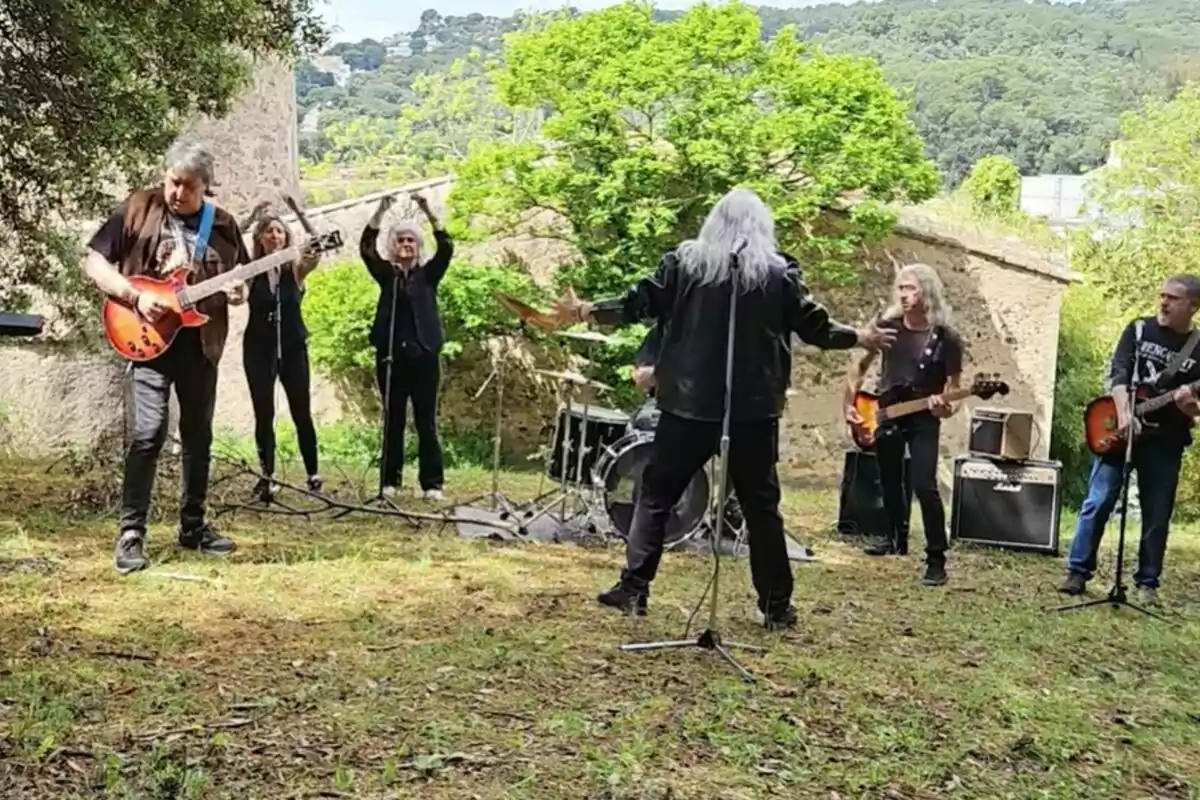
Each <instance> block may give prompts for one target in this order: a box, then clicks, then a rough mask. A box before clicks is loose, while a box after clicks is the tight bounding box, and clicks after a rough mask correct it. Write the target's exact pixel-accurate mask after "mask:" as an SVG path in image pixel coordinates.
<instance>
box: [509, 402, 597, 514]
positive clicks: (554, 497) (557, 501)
mask: <svg viewBox="0 0 1200 800" xmlns="http://www.w3.org/2000/svg"><path fill="white" fill-rule="evenodd" d="M562 385H563V392H562V395H563V421H562V422H561V423H558V424H556V426H555V432H556V433H555V439H557V438H558V432H560V431H561V433H562V445H561V452H562V455H561V457H560V463H561V464H562V468H561V472H562V475H561V477H560V481H559V487H558V489H557V490H553V491H551V492H548V493H547V494H545V495H542V496H541V497H536V498H534V499H533V500H532V501H531V502H530V503H529V506H531V507H536V505H537V504H538V503H539V502H540V501H541V500H543V499H546V498H547V497H549V500H548V501H547V502H546V504H545V505H543V506H542V507H541V508H540V509H539V510H538V511H536V512H533V513H530V512H526V514H527V515H528V516H526V518H525V519H524V521H523V523H522V524H523V525H529V524H530V523H532V522H533V521H534V520H537V519H540V518H541V517H544V516H545V515H547V514H549V513H550V512H551V511H552V510H553V509H554V508H555V507H556V506H557V507H558V508H559V522H560V523H566V521H567V520H568V519H573V518H574V517H576V516H578V513H579V512H578V511H576V513H575V514H572V515H571V516H570V517H568V516H567V502H568V501H569V500H576V501H577V502H579V503H580V504H582V505H584V506H586V500H584V497H583V492H582V490H581V489H580V486H579V478H578V476H579V475H580V474H581V471H580V470H579V469H578V468H577V469H576V471H575V474H576V480H575V482H574V483H573V484H571V483H569V481H570V476H571V462H570V453H571V450H572V449H573V447H572V442H571V408H572V405H571V394H572V389H571V386H570V383H569V382H568V381H563V384H562ZM587 413H588V406H587V404H586V401H585V404H584V411H583V414H584V418H583V425H582V426H581V430H580V437H579V438H580V449H582V445H583V443H584V441H586V440H585V439H584V438H583V437H584V434H585V433H586V427H587ZM564 429H565V430H564ZM582 458H583V456H582V454H580V459H581V461H580V463H582Z"/></svg>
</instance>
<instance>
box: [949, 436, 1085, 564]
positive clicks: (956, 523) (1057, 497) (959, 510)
mask: <svg viewBox="0 0 1200 800" xmlns="http://www.w3.org/2000/svg"><path fill="white" fill-rule="evenodd" d="M1061 502H1062V464H1061V463H1059V462H1057V461H1008V460H1000V459H991V458H980V457H978V456H959V457H958V458H956V459H955V460H954V496H953V500H952V507H951V513H950V537H951V539H953V540H956V541H961V542H967V543H971V544H983V545H991V546H994V547H1005V548H1010V549H1013V550H1028V551H1034V552H1041V553H1050V554H1053V555H1058V523H1059V511H1060V506H1061Z"/></svg>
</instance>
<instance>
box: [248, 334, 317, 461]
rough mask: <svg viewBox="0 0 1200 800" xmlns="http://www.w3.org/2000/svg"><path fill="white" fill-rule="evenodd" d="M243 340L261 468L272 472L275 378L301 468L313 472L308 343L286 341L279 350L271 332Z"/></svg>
mask: <svg viewBox="0 0 1200 800" xmlns="http://www.w3.org/2000/svg"><path fill="white" fill-rule="evenodd" d="M243 341H244V343H243V346H242V365H243V367H244V368H245V370H246V383H247V384H248V385H249V386H250V402H251V404H252V405H253V406H254V443H255V445H256V446H257V447H258V463H259V464H260V465H261V466H262V471H263V472H264V473H265V474H267V475H272V474H274V472H275V379H276V378H278V379H279V382H280V383H281V384H283V393H284V394H285V395H286V396H287V404H288V410H289V411H291V414H292V423H293V424H295V426H296V439H297V441H298V444H299V445H300V457H301V458H302V459H303V460H304V470H305V472H306V473H307V474H308V475H316V474H317V430H316V427H315V426H314V425H313V418H312V397H311V390H310V383H311V379H310V373H309V366H308V346H307V345H306V344H304V343H303V342H299V343H294V344H291V343H286V344H284V346H283V348H282V351H280V350H279V349H277V348H276V345H275V337H274V336H270V337H263V338H261V339H260V338H257V337H250V336H247V337H246V338H245V339H244V340H243ZM285 341H286V340H285Z"/></svg>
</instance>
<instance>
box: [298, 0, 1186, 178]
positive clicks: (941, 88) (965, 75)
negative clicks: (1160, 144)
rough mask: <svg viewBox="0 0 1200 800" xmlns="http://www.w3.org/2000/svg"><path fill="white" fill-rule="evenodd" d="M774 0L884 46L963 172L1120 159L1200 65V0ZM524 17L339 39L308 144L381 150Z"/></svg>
mask: <svg viewBox="0 0 1200 800" xmlns="http://www.w3.org/2000/svg"><path fill="white" fill-rule="evenodd" d="M758 13H759V16H760V18H761V20H762V29H763V35H764V36H770V35H772V34H774V33H775V32H776V31H778V30H779V29H780V28H781V27H783V26H784V25H789V24H791V25H795V26H796V27H797V28H798V30H799V32H800V35H801V36H802V37H803V38H804V39H806V40H808V41H811V42H814V43H816V44H818V45H819V46H820V47H821V48H823V49H825V50H826V51H829V52H849V53H860V54H867V55H870V56H873V57H874V58H876V59H878V60H879V62H880V63H881V64H882V66H883V68H884V72H885V74H886V76H887V78H888V79H889V80H890V81H891V82H892V83H893V84H894V85H896V86H898V87H900V88H902V89H903V90H905V91H906V92H909V93H910V97H911V100H912V104H913V106H912V110H911V114H912V116H913V120H914V122H915V123H916V125H917V129H918V131H919V132H920V134H921V136H922V137H923V138H924V140H925V142H926V146H927V147H928V152H929V155H930V157H931V158H933V159H934V161H935V162H936V164H937V165H938V167H939V169H940V170H941V172H942V175H943V179H944V180H945V182H946V183H947V184H948V185H955V184H957V183H958V182H959V181H961V179H962V178H963V177H964V176H965V174H966V172H967V170H968V169H969V168H970V166H971V164H972V163H974V162H975V161H976V160H978V159H979V158H981V157H983V156H986V155H991V154H996V153H999V154H1004V155H1007V156H1008V157H1009V158H1011V159H1012V160H1013V161H1014V162H1015V163H1016V164H1017V166H1018V167H1019V168H1020V170H1021V171H1022V173H1025V174H1033V173H1039V172H1067V173H1077V172H1081V171H1086V170H1088V169H1090V168H1093V167H1095V166H1097V165H1098V164H1100V163H1102V162H1103V161H1104V159H1105V157H1106V155H1107V153H1108V146H1109V142H1110V141H1111V140H1112V138H1113V137H1114V136H1115V134H1116V132H1117V125H1118V117H1119V115H1120V113H1121V112H1123V111H1126V110H1131V109H1135V108H1138V107H1140V105H1141V102H1142V100H1143V99H1144V98H1145V97H1147V96H1165V97H1169V96H1171V95H1172V94H1173V93H1174V92H1175V91H1176V90H1177V89H1178V87H1179V86H1180V85H1182V83H1183V82H1184V81H1185V80H1186V79H1188V78H1192V77H1200V3H1198V2H1195V0H1142V1H1141V2H1125V1H1123V0H1087V1H1086V2H1081V3H1069V4H1068V3H1049V2H1046V0H1039V1H1038V2H1032V3H1031V2H1026V1H1025V0H940V2H932V1H931V0H884V1H883V2H877V3H860V4H856V5H851V6H843V5H826V6H818V7H812V8H807V9H777V8H760V9H759V12H758ZM659 16H660V17H663V18H669V17H672V16H674V14H673V13H671V12H661V13H660V14H659ZM523 24H524V21H523V20H522V18H520V17H507V18H496V17H488V16H484V15H482V14H472V15H470V16H466V17H456V16H447V17H442V16H440V15H439V14H438V13H437V12H436V11H432V10H430V11H426V12H425V14H424V15H423V16H422V20H421V24H420V26H419V27H418V28H417V30H415V31H411V32H397V33H396V34H395V35H391V36H387V37H385V38H383V39H381V40H379V41H375V40H366V41H363V42H358V43H354V44H347V43H342V44H339V45H336V46H335V47H334V48H331V50H329V51H327V53H326V55H325V56H324V57H323V58H321V59H318V60H317V64H318V65H319V66H314V65H313V64H305V65H303V66H302V68H301V69H300V70H299V72H298V74H297V94H298V101H299V106H300V115H301V118H302V119H304V118H307V121H308V125H307V126H306V128H305V130H306V132H305V134H304V136H303V147H304V153H305V155H306V156H307V157H308V158H309V159H312V160H314V161H319V160H322V159H324V160H325V161H326V171H328V168H329V167H330V166H333V165H336V164H338V163H346V162H349V163H354V162H356V161H360V160H362V159H369V158H371V157H372V156H373V155H375V154H377V152H378V151H379V150H380V149H381V148H382V147H384V146H385V143H386V142H387V140H388V138H389V135H391V134H395V133H402V132H404V131H405V130H412V127H410V128H407V129H405V128H399V129H397V128H396V127H395V124H394V120H395V119H396V118H397V117H399V116H401V115H403V114H404V113H406V109H407V113H408V114H409V116H410V117H411V116H412V108H413V106H414V105H419V104H420V103H422V102H428V100H429V97H428V95H429V93H428V91H426V92H424V93H423V92H422V91H421V88H422V77H423V76H425V79H426V80H427V81H428V80H429V77H428V76H435V78H440V76H443V75H445V74H446V73H447V71H448V70H450V69H451V66H452V65H453V64H454V63H455V61H456V60H458V59H461V58H463V57H466V56H468V55H469V53H470V52H471V51H472V50H473V49H476V50H480V51H482V52H483V53H484V54H496V53H498V52H499V50H500V48H501V45H502V37H503V35H504V34H505V33H507V32H510V31H514V30H517V29H519V28H520V27H521V26H522V25H523ZM331 64H332V65H335V66H336V65H339V64H344V65H345V66H344V67H339V68H338V69H333V68H332V67H331V66H330V65H331ZM460 66H461V65H460ZM338 71H340V72H341V73H342V74H341V75H338V76H335V72H338ZM467 72H468V73H469V72H470V71H469V70H468V71H467ZM458 77H463V70H461V69H460V71H459V73H458ZM414 87H415V88H414ZM426 88H428V86H426ZM443 88H444V87H443ZM314 109H316V110H318V112H319V113H318V114H315V115H310V112H312V111H313V110H314ZM352 121H353V122H354V123H355V124H351V123H352ZM416 127H417V128H419V127H420V124H419V122H418V124H417V125H416ZM339 139H340V141H339ZM331 162H332V163H331ZM406 163H408V165H409V166H408V167H405V169H411V168H413V167H412V160H411V159H409V160H408V162H406ZM417 172H420V169H419V168H418V169H417Z"/></svg>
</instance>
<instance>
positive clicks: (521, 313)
mask: <svg viewBox="0 0 1200 800" xmlns="http://www.w3.org/2000/svg"><path fill="white" fill-rule="evenodd" d="M496 299H497V301H498V302H499V303H500V305H501V306H503V307H504V308H506V309H508V310H509V311H511V312H513V313H514V314H516V315H517V316H518V317H519V318H520V319H521V321H522V323H529V324H532V325H534V326H535V327H537V328H540V329H542V330H543V331H546V332H548V333H551V334H552V335H553V336H555V337H557V338H560V339H563V340H565V341H567V342H570V343H574V344H581V345H584V346H585V347H586V349H587V354H586V356H585V362H586V363H592V359H591V355H592V351H593V349H594V348H595V346H596V345H616V344H620V342H619V340H617V339H615V338H613V337H611V336H607V335H605V334H603V333H597V332H593V331H556V330H554V328H555V327H556V326H555V324H554V321H553V320H552V319H551V318H550V317H548V316H547V315H545V314H543V313H542V312H539V311H537V310H536V309H534V308H532V307H530V306H528V305H526V304H524V303H522V302H520V301H519V300H516V299H515V298H512V297H510V296H508V295H505V294H503V293H500V292H497V293H496ZM501 357H503V355H501ZM534 372H535V373H536V374H538V375H541V376H542V377H544V378H548V379H550V380H552V381H554V382H556V383H557V385H558V409H557V411H556V418H555V425H554V433H553V435H552V437H551V441H550V448H549V451H548V453H547V456H546V460H545V465H544V474H543V480H545V479H546V478H549V479H551V480H554V481H556V483H557V485H556V486H555V487H554V488H552V489H550V490H549V491H547V492H544V493H540V494H539V495H538V496H537V497H535V498H534V499H533V500H531V501H529V503H527V504H524V505H522V506H520V507H515V506H513V505H512V504H511V503H509V502H508V501H507V500H505V499H504V498H503V495H500V494H499V491H498V485H497V481H498V475H499V467H500V465H499V459H498V457H494V458H493V476H492V482H493V492H492V493H491V496H492V498H493V510H501V512H502V513H501V518H502V519H506V520H513V521H516V522H517V523H518V526H519V528H518V530H519V531H520V532H521V533H522V534H527V533H528V530H529V526H530V525H531V524H532V523H533V522H534V521H536V520H538V519H540V518H542V517H547V516H551V517H552V518H554V519H555V521H557V522H558V523H559V524H560V525H563V526H566V525H567V524H569V523H572V522H574V521H576V520H582V525H581V527H583V528H584V529H585V530H587V531H588V532H589V533H600V534H601V535H603V536H604V538H605V540H606V541H607V539H608V538H609V537H610V536H615V537H616V538H619V539H622V540H625V539H627V538H628V536H629V532H630V527H631V523H632V521H633V511H634V508H635V506H636V504H637V497H638V490H639V487H640V485H641V474H642V470H643V469H644V468H645V466H646V463H647V461H648V458H649V455H650V453H651V450H652V445H653V442H654V432H655V427H656V423H657V421H658V415H657V411H656V409H655V407H654V402H653V400H651V401H649V402H647V403H646V404H645V405H643V406H642V407H641V408H639V409H637V410H636V411H635V412H634V413H633V414H629V413H627V412H624V411H621V410H619V409H616V408H611V407H609V406H604V405H600V404H598V403H597V402H596V400H597V398H598V397H599V396H600V395H603V394H605V393H607V392H611V391H612V388H613V387H611V386H608V385H606V384H604V383H601V382H600V381H597V380H593V379H591V378H589V377H587V376H586V375H582V374H580V373H577V372H572V371H569V370H543V369H535V370H534ZM502 398H503V394H502V390H498V391H497V408H496V415H497V437H498V434H499V430H500V422H499V420H500V419H501V418H502V415H503V410H502V408H501V407H500V406H501V405H502ZM497 441H498V438H497ZM494 456H498V451H497V453H495V454H494ZM710 470H711V465H710V466H707V467H705V468H703V469H701V470H700V471H699V472H697V473H696V475H695V476H693V478H692V481H691V483H690V485H689V486H688V488H687V490H686V491H685V492H684V494H683V497H681V498H680V500H679V502H678V503H676V505H675V508H674V509H672V513H671V517H670V519H669V521H668V524H667V531H666V540H665V545H664V546H665V547H666V548H667V549H671V548H675V547H678V546H679V545H681V544H683V543H684V542H687V541H688V540H690V539H692V538H694V537H696V536H697V535H699V534H700V533H702V532H703V531H705V530H706V526H707V525H708V524H711V518H712V514H713V513H714V512H712V511H711V508H712V507H713V504H712V503H711V502H710V493H711V489H712V484H711V480H710ZM497 498H499V501H497ZM498 506H500V507H501V508H498ZM739 528H742V529H741V530H734V531H732V533H733V534H734V535H735V536H736V539H737V545H736V546H737V547H738V549H740V545H741V544H742V541H743V539H744V535H745V531H744V526H740V525H739ZM735 552H736V550H735Z"/></svg>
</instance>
